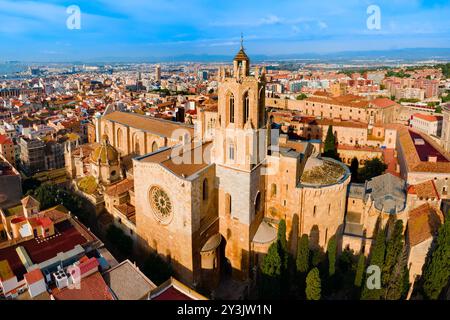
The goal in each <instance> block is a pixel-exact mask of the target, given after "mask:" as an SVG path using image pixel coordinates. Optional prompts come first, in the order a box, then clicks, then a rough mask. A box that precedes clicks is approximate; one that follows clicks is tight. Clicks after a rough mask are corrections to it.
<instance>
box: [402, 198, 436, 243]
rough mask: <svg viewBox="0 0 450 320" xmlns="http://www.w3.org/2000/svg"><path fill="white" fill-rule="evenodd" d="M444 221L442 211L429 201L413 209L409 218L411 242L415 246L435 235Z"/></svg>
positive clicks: (409, 237)
mask: <svg viewBox="0 0 450 320" xmlns="http://www.w3.org/2000/svg"><path fill="white" fill-rule="evenodd" d="M443 221H444V217H443V215H442V212H441V211H440V210H439V209H436V208H434V207H433V206H431V205H430V204H428V203H425V204H423V205H421V206H420V207H417V208H415V209H413V210H411V211H410V212H409V219H408V239H409V244H410V245H411V246H415V245H417V244H419V243H421V242H423V241H425V240H427V239H429V238H430V237H433V236H434V235H435V234H436V232H437V231H438V229H439V226H440V225H441V224H442V223H443Z"/></svg>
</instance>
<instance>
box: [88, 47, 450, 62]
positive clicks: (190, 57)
mask: <svg viewBox="0 0 450 320" xmlns="http://www.w3.org/2000/svg"><path fill="white" fill-rule="evenodd" d="M233 57H234V56H233V55H209V54H183V55H175V56H165V57H141V58H130V57H102V58H96V59H90V61H87V60H86V62H137V63H139V62H142V63H145V62H149V63H157V62H166V63H170V62H230V61H231V60H232V59H233ZM250 58H251V60H252V61H253V62H262V61H280V60H318V61H320V62H332V61H336V62H341V63H342V62H344V61H349V60H352V61H356V60H370V61H386V60H399V61H418V60H439V61H450V48H409V49H395V50H376V51H344V52H333V53H298V54H285V55H262V54H251V53H250Z"/></svg>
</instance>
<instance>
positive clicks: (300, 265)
mask: <svg viewBox="0 0 450 320" xmlns="http://www.w3.org/2000/svg"><path fill="white" fill-rule="evenodd" d="M296 265H297V271H298V272H300V273H305V272H308V270H309V239H308V235H307V234H304V235H302V237H301V238H300V241H299V243H298V250H297V260H296Z"/></svg>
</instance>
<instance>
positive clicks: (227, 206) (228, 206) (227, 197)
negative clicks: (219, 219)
mask: <svg viewBox="0 0 450 320" xmlns="http://www.w3.org/2000/svg"><path fill="white" fill-rule="evenodd" d="M225 211H226V213H227V214H231V195H230V194H229V193H227V194H225Z"/></svg>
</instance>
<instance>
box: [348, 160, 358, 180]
mask: <svg viewBox="0 0 450 320" xmlns="http://www.w3.org/2000/svg"><path fill="white" fill-rule="evenodd" d="M358 169H359V161H358V158H356V157H354V158H353V159H352V162H351V163H350V172H351V173H352V178H351V180H352V182H358Z"/></svg>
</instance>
